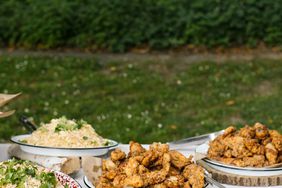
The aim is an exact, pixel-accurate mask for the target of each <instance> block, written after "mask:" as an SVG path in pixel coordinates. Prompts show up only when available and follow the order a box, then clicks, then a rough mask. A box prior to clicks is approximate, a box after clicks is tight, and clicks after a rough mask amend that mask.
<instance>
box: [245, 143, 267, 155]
mask: <svg viewBox="0 0 282 188" xmlns="http://www.w3.org/2000/svg"><path fill="white" fill-rule="evenodd" d="M244 143H245V146H246V148H248V150H249V151H251V152H252V153H253V154H257V155H264V150H265V149H264V146H263V145H260V144H259V141H258V140H257V139H245V142H244Z"/></svg>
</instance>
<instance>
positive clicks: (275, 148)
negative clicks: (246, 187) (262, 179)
mask: <svg viewBox="0 0 282 188" xmlns="http://www.w3.org/2000/svg"><path fill="white" fill-rule="evenodd" d="M196 153H197V154H201V155H203V156H205V158H203V159H202V160H203V161H204V162H206V163H207V164H209V165H210V166H212V167H213V168H215V169H218V170H220V171H224V172H228V173H237V174H240V175H246V176H266V175H267V176H271V175H272V176H274V175H281V174H282V135H281V134H280V133H279V132H278V131H276V130H270V129H268V128H267V127H266V126H265V125H263V124H261V123H255V124H254V125H253V126H245V127H243V128H241V129H239V130H237V129H236V128H235V127H233V126H230V127H228V128H227V129H225V131H224V133H223V134H221V135H219V136H217V137H216V138H215V139H214V140H211V141H210V142H206V143H204V144H202V145H200V146H199V147H197V149H196Z"/></svg>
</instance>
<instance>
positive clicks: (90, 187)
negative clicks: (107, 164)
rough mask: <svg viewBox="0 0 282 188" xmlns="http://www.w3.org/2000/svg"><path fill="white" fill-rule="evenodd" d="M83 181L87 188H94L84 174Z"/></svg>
mask: <svg viewBox="0 0 282 188" xmlns="http://www.w3.org/2000/svg"><path fill="white" fill-rule="evenodd" d="M83 182H84V184H85V185H86V186H87V187H88V188H95V186H94V185H93V184H92V183H91V182H90V181H89V180H88V179H87V177H86V176H84V177H83Z"/></svg>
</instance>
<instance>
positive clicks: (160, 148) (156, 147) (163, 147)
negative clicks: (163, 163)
mask: <svg viewBox="0 0 282 188" xmlns="http://www.w3.org/2000/svg"><path fill="white" fill-rule="evenodd" d="M150 150H152V151H157V152H160V153H167V152H168V151H169V146H168V144H162V143H157V142H154V143H153V144H152V145H150Z"/></svg>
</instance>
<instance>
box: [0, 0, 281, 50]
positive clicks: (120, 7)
mask: <svg viewBox="0 0 282 188" xmlns="http://www.w3.org/2000/svg"><path fill="white" fill-rule="evenodd" d="M281 10H282V1H281V0H275V1H269V0H229V1H226V0H190V1H187V0H154V1H152V0H123V1H120V0H80V1H72V0H60V1H58V0H44V1H38V0H7V1H0V43H1V45H2V47H4V46H12V47H25V48H43V49H50V48H60V47H72V48H86V49H93V50H95V49H102V50H108V51H114V52H122V51H126V50H128V49H130V48H133V47H144V46H146V47H150V48H151V49H166V48H175V47H180V46H183V45H195V46H206V47H215V46H224V47H230V46H238V45H248V46H256V45H257V44H258V43H260V42H261V43H265V44H267V45H275V46H279V45H281V44H282V11H281Z"/></svg>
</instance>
